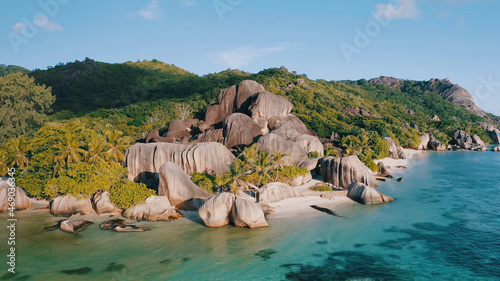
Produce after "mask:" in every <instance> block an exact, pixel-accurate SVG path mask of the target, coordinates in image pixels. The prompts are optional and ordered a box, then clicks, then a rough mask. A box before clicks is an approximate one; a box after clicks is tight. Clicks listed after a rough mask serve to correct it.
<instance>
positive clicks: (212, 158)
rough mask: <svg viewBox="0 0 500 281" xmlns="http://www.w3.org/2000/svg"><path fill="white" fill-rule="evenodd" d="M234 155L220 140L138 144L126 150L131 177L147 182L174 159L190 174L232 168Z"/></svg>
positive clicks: (215, 171)
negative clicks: (230, 166) (187, 143)
mask: <svg viewBox="0 0 500 281" xmlns="http://www.w3.org/2000/svg"><path fill="white" fill-rule="evenodd" d="M234 160H235V157H234V155H233V154H232V153H231V152H229V150H227V148H226V147H225V146H224V145H222V144H220V143H214V142H211V143H199V144H194V145H182V144H175V143H150V144H143V143H137V144H134V145H132V146H131V147H129V148H128V149H127V151H126V152H125V167H127V168H128V173H129V179H130V180H132V181H135V182H146V181H147V180H149V179H150V178H152V177H153V176H154V174H155V173H158V172H159V169H160V167H161V166H162V165H163V164H165V163H166V162H174V163H176V164H177V165H179V167H181V169H182V170H183V171H185V172H186V173H187V174H192V173H212V174H217V175H219V174H222V173H225V172H227V171H228V170H229V165H230V164H231V163H233V162H234Z"/></svg>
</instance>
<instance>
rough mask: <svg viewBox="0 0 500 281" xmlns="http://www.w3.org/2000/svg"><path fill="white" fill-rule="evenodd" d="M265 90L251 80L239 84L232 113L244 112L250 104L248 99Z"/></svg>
mask: <svg viewBox="0 0 500 281" xmlns="http://www.w3.org/2000/svg"><path fill="white" fill-rule="evenodd" d="M265 90H266V89H264V86H262V85H261V84H259V83H257V82H255V81H253V80H245V81H243V82H241V83H240V85H238V92H237V93H236V99H235V102H234V111H233V112H244V111H246V110H247V109H248V107H249V106H250V102H251V101H250V100H249V98H250V97H252V96H253V95H255V94H257V93H259V92H264V91H265Z"/></svg>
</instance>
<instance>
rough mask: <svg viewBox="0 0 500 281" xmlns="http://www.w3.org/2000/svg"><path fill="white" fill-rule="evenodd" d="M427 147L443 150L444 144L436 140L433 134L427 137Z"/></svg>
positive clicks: (444, 148)
mask: <svg viewBox="0 0 500 281" xmlns="http://www.w3.org/2000/svg"><path fill="white" fill-rule="evenodd" d="M427 149H430V150H435V151H445V150H446V145H444V144H443V143H441V142H440V141H438V140H437V139H436V138H435V137H434V136H431V137H430V138H429V143H428V144H427Z"/></svg>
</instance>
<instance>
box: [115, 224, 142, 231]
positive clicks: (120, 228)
mask: <svg viewBox="0 0 500 281" xmlns="http://www.w3.org/2000/svg"><path fill="white" fill-rule="evenodd" d="M113 230H114V231H116V232H143V231H149V230H151V228H150V227H140V226H135V225H124V226H120V225H118V226H116V227H115V228H113Z"/></svg>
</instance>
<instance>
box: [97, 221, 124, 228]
mask: <svg viewBox="0 0 500 281" xmlns="http://www.w3.org/2000/svg"><path fill="white" fill-rule="evenodd" d="M124 225H125V220H123V219H113V220H107V221H105V222H103V223H102V224H101V229H102V230H112V229H114V228H115V227H117V226H124Z"/></svg>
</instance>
